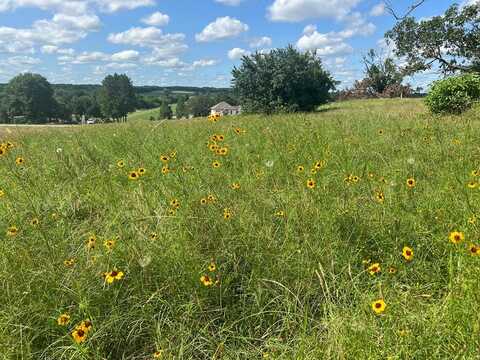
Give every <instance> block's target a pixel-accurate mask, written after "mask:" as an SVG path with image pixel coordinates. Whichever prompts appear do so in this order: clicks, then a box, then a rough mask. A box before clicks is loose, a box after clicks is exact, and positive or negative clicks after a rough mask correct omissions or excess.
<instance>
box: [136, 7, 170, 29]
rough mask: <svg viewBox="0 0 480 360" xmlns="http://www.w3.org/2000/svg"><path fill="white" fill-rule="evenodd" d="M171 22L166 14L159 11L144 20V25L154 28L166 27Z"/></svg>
mask: <svg viewBox="0 0 480 360" xmlns="http://www.w3.org/2000/svg"><path fill="white" fill-rule="evenodd" d="M169 21H170V17H169V16H168V15H166V14H162V13H161V12H159V11H157V12H154V13H153V14H152V15H150V16H147V17H146V18H143V19H142V22H143V23H144V24H147V25H152V26H165V25H167V24H168V23H169Z"/></svg>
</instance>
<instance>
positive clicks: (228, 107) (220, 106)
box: [211, 101, 239, 111]
mask: <svg viewBox="0 0 480 360" xmlns="http://www.w3.org/2000/svg"><path fill="white" fill-rule="evenodd" d="M238 108H239V106H232V105H230V104H229V103H227V102H225V101H222V102H221V103H218V104H217V105H215V106H213V107H212V108H211V110H217V111H218V110H237V109H238Z"/></svg>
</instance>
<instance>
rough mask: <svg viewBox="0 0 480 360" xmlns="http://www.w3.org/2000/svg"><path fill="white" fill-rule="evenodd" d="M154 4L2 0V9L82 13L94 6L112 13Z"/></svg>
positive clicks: (139, 0) (147, 0) (147, 1)
mask: <svg viewBox="0 0 480 360" xmlns="http://www.w3.org/2000/svg"><path fill="white" fill-rule="evenodd" d="M153 5H155V1H154V0H0V11H9V10H15V9H17V8H22V7H36V8H39V9H42V10H53V11H56V12H60V13H65V14H77V15H81V14H84V13H85V12H87V11H88V9H92V8H98V9H100V10H101V11H104V12H109V13H112V12H116V11H119V10H133V9H136V8H139V7H144V6H153Z"/></svg>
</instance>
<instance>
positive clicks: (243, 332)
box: [0, 99, 480, 360]
mask: <svg viewBox="0 0 480 360" xmlns="http://www.w3.org/2000/svg"><path fill="white" fill-rule="evenodd" d="M479 115H480V109H479V108H477V109H476V110H472V111H470V112H468V113H466V114H465V115H463V116H452V117H433V116H431V115H430V114H428V113H427V111H426V109H425V107H424V106H423V103H422V101H420V100H412V99H406V100H368V101H350V102H340V103H333V104H330V105H328V106H325V107H323V108H322V109H321V111H319V112H317V113H311V114H287V115H275V116H260V115H248V116H247V115H243V116H238V117H225V118H222V119H221V120H220V121H218V122H216V123H213V122H209V121H208V120H207V119H193V120H189V121H166V122H150V121H145V120H141V119H137V120H136V121H130V122H129V123H126V124H107V125H95V126H84V127H80V126H75V127H72V128H57V129H55V128H53V129H51V128H42V127H39V128H36V129H13V130H12V129H6V128H1V127H0V136H1V139H3V141H4V142H6V141H10V142H11V143H12V144H13V145H14V146H13V147H11V146H8V148H7V150H6V151H4V153H5V154H4V155H2V156H0V170H1V171H2V174H4V175H3V176H2V179H1V181H0V189H1V192H0V194H1V195H0V210H1V212H2V214H3V216H2V217H1V219H0V230H1V231H2V241H0V252H1V254H2V256H1V257H0V278H1V279H2V289H3V290H2V291H1V292H0V302H1V303H2V306H1V308H0V309H1V310H0V329H1V330H0V331H1V336H0V354H2V355H3V356H4V358H5V359H55V360H63V359H71V360H92V359H94V360H101V359H125V360H134V359H153V358H162V359H260V358H264V359H266V358H268V359H309V360H310V359H311V360H314V359H451V358H453V357H455V358H459V359H476V358H478V349H479V348H480V327H479V326H478V324H480V315H479V312H478V302H479V300H480V299H479V291H478V287H479V278H478V274H479V270H480V247H479V246H480V240H479V234H480V233H479V228H478V224H479V223H478V217H479V216H480V201H479V200H480V150H479V146H478V139H479V138H480V122H479V120H478V119H479ZM217 150H218V151H217Z"/></svg>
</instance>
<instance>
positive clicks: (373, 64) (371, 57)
mask: <svg viewBox="0 0 480 360" xmlns="http://www.w3.org/2000/svg"><path fill="white" fill-rule="evenodd" d="M363 64H364V65H365V79H364V81H365V84H366V86H367V88H368V91H369V92H371V93H375V94H383V92H384V91H385V90H386V89H387V88H389V87H391V86H394V85H397V84H401V83H402V80H403V74H402V72H401V71H400V69H399V67H398V66H397V65H396V64H395V62H394V60H393V59H392V58H389V57H386V58H383V57H382V56H380V55H379V54H378V53H377V52H376V51H375V50H374V49H371V50H370V51H369V52H368V54H367V55H365V56H364V57H363Z"/></svg>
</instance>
